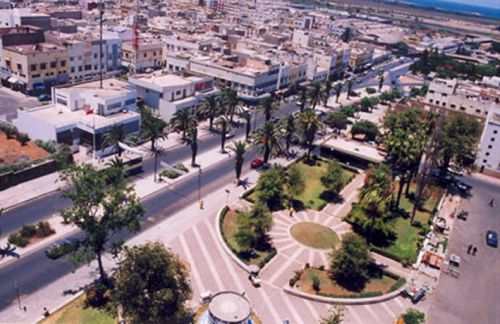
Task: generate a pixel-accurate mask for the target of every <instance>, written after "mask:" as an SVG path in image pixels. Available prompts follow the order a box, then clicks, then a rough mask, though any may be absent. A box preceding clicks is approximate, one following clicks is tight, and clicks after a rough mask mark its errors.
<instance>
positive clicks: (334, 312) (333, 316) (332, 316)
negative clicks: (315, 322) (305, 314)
mask: <svg viewBox="0 0 500 324" xmlns="http://www.w3.org/2000/svg"><path fill="white" fill-rule="evenodd" d="M343 318H344V308H343V307H342V306H339V305H335V306H332V307H330V309H329V310H328V315H327V316H326V317H323V318H321V321H320V324H341V323H342V319H343Z"/></svg>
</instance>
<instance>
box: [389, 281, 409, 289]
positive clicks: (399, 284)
mask: <svg viewBox="0 0 500 324" xmlns="http://www.w3.org/2000/svg"><path fill="white" fill-rule="evenodd" d="M405 284H406V279H405V278H399V279H398V282H396V283H395V284H394V285H392V287H391V289H389V292H393V291H396V290H398V289H399V288H401V287H403V286H404V285H405Z"/></svg>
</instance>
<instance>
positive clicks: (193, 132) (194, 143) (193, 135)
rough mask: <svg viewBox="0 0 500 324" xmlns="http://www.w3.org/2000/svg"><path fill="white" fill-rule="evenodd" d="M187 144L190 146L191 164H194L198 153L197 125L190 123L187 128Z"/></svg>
mask: <svg viewBox="0 0 500 324" xmlns="http://www.w3.org/2000/svg"><path fill="white" fill-rule="evenodd" d="M187 144H189V146H191V166H193V167H195V166H196V154H197V153H198V127H196V125H192V126H191V128H190V129H189V140H188V141H187Z"/></svg>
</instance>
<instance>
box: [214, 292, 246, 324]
mask: <svg viewBox="0 0 500 324" xmlns="http://www.w3.org/2000/svg"><path fill="white" fill-rule="evenodd" d="M208 311H209V312H210V314H212V315H213V316H215V317H216V318H218V319H219V320H221V321H224V322H226V323H240V322H242V321H244V320H245V319H247V318H248V317H249V316H250V314H251V313H252V307H251V305H250V302H249V301H248V300H247V299H246V298H245V297H243V296H242V295H240V294H238V293H235V292H231V291H224V292H220V293H218V294H216V295H214V296H213V297H212V299H211V300H210V304H209V305H208Z"/></svg>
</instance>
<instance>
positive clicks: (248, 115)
mask: <svg viewBox="0 0 500 324" xmlns="http://www.w3.org/2000/svg"><path fill="white" fill-rule="evenodd" d="M240 116H241V117H242V118H243V119H245V141H247V142H248V138H249V136H250V131H251V130H252V114H251V113H250V111H248V110H246V111H244V112H242V113H241V115H240Z"/></svg>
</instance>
